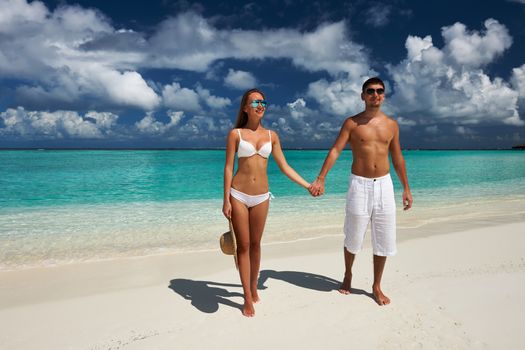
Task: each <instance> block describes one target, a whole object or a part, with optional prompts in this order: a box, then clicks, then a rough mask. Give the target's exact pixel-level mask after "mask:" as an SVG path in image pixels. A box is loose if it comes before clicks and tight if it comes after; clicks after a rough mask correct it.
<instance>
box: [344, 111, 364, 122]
mask: <svg viewBox="0 0 525 350" xmlns="http://www.w3.org/2000/svg"><path fill="white" fill-rule="evenodd" d="M361 114H363V112H360V113H357V114H354V115H351V116H349V117H348V118H346V119H345V121H344V123H343V124H344V125H354V124H357V122H358V119H359V117H360V116H361Z"/></svg>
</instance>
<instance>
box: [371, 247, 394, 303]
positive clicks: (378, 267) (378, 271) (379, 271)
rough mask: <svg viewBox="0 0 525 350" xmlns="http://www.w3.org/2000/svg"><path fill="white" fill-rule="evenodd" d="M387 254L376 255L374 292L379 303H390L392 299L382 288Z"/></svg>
mask: <svg viewBox="0 0 525 350" xmlns="http://www.w3.org/2000/svg"><path fill="white" fill-rule="evenodd" d="M385 262H386V256H379V255H374V284H373V285H372V293H373V294H374V298H375V299H376V302H377V303H378V304H379V305H387V304H390V299H389V298H388V297H387V296H386V295H385V294H383V291H382V290H381V278H382V277H383V271H384V269H385Z"/></svg>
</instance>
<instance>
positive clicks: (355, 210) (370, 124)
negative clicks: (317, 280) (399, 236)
mask: <svg viewBox="0 0 525 350" xmlns="http://www.w3.org/2000/svg"><path fill="white" fill-rule="evenodd" d="M361 99H362V100H363V101H364V104H365V110H364V111H363V112H361V113H359V114H356V115H355V116H352V117H349V118H347V119H346V120H345V121H344V123H343V125H342V127H341V130H340V132H339V136H338V137H337V139H336V140H335V143H334V145H333V146H332V148H331V149H330V151H329V153H328V155H327V157H326V159H325V161H324V164H323V167H322V168H321V171H320V173H319V176H318V177H317V178H316V179H315V181H314V182H313V183H311V184H310V183H308V182H307V181H305V180H304V179H303V178H302V177H301V176H300V175H299V174H298V173H297V172H296V171H295V170H294V169H293V168H292V167H290V165H288V163H287V162H286V158H285V157H284V154H283V151H282V149H281V143H280V140H279V136H278V135H277V133H276V132H275V131H271V130H268V129H265V128H263V126H262V125H261V119H262V118H263V116H264V113H265V111H266V104H267V102H266V99H265V97H264V94H263V93H262V92H261V91H260V90H257V89H252V90H248V91H246V92H245V93H244V95H243V97H242V100H241V104H240V108H239V112H238V114H237V120H236V122H235V127H234V129H232V130H231V131H230V133H229V134H228V139H227V144H226V162H225V166H224V204H223V209H222V211H223V213H224V215H225V216H226V217H227V218H228V219H231V221H232V224H233V228H234V231H235V236H236V240H237V259H238V264H239V275H240V278H241V284H242V287H243V293H244V306H243V310H242V313H243V315H245V316H248V317H252V316H254V315H255V309H254V306H253V304H254V303H256V302H258V301H259V296H258V293H257V279H258V276H259V270H260V262H261V237H262V234H263V230H264V225H265V222H266V217H267V214H268V208H269V199H270V196H271V194H270V192H269V187H268V175H267V165H268V157H269V156H270V154H272V155H273V157H274V159H275V162H276V163H277V165H278V166H279V169H280V170H281V171H282V172H283V173H284V174H285V175H286V176H288V177H289V178H290V179H291V180H292V181H294V182H296V183H297V184H299V185H301V186H302V187H304V188H306V189H308V191H309V192H310V193H311V194H312V196H320V195H322V194H323V193H324V187H325V177H326V176H327V174H328V171H330V169H331V168H332V166H333V165H334V163H335V162H336V160H337V158H338V157H339V155H340V154H341V152H342V150H343V149H344V148H345V146H346V145H347V144H349V145H350V148H351V150H352V159H353V161H352V174H351V178H350V187H349V189H348V192H347V199H346V216H345V223H344V234H345V240H344V249H343V250H344V261H345V275H344V278H343V282H342V284H341V286H340V288H339V292H341V293H343V294H350V290H351V282H352V265H353V262H354V258H355V254H356V253H357V252H358V251H359V250H360V249H361V246H362V243H363V238H364V235H365V231H366V229H367V227H368V223H369V222H371V230H372V246H373V254H374V282H373V285H372V293H373V295H374V298H375V300H376V302H377V303H378V304H379V305H386V304H388V303H390V299H389V298H388V297H387V296H386V295H385V294H384V293H383V291H382V290H381V277H382V274H383V270H384V267H385V262H386V257H387V256H392V255H394V254H395V253H396V204H395V200H394V187H393V184H392V179H391V177H390V170H389V168H390V163H389V153H390V156H391V158H392V164H393V165H394V168H395V171H396V173H397V176H398V177H399V180H400V182H401V184H402V186H403V209H404V210H407V209H410V207H411V206H412V195H411V193H410V188H409V185H408V179H407V173H406V167H405V160H404V158H403V155H402V153H401V146H400V144H399V127H398V125H397V123H396V122H395V121H394V120H393V119H391V118H389V117H388V116H386V115H385V114H384V113H383V112H382V111H381V105H382V103H383V101H384V99H385V85H384V83H383V81H381V79H379V78H377V77H375V78H370V79H368V80H367V81H365V82H364V84H363V87H362V92H361ZM235 153H237V157H238V167H237V172H236V173H235V175H234V174H233V168H234V163H235Z"/></svg>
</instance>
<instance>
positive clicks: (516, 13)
mask: <svg viewBox="0 0 525 350" xmlns="http://www.w3.org/2000/svg"><path fill="white" fill-rule="evenodd" d="M523 18H525V0H515V1H504V0H501V1H490V0H488V1H482V2H481V1H460V0H458V1H448V0H445V1H430V2H423V1H416V0H413V1H412V0H411V1H408V0H407V1H402V0H394V1H361V0H359V1H330V2H321V1H319V2H316V1H293V0H289V1H272V0H269V1H265V2H244V3H241V2H211V1H209V2H190V1H167V0H163V1H147V2H146V1H140V2H139V1H136V2H132V1H120V0H112V1H93V0H92V1H76V2H73V1H43V2H40V1H32V2H28V1H26V0H0V147H8V148H9V147H65V148H67V147H75V148H77V147H79V148H82V147H89V148H98V147H133V148H143V147H144V148H149V147H152V148H164V147H169V148H175V147H189V148H205V147H223V146H224V144H225V135H226V134H227V132H228V130H229V129H230V128H231V127H232V123H233V122H234V119H235V115H236V112H237V109H238V104H239V99H240V96H241V95H242V93H243V92H244V90H246V89H248V88H251V87H254V86H256V87H259V88H261V89H262V90H263V91H265V93H266V95H267V99H268V100H269V102H270V106H269V108H268V111H267V113H266V115H265V118H264V125H265V127H267V128H270V129H273V130H275V131H277V132H278V133H279V135H280V137H281V139H282V143H283V145H284V147H288V148H295V147H304V148H325V147H330V146H331V145H332V143H333V141H334V139H335V137H336V136H337V133H338V130H339V127H340V126H341V123H342V122H343V120H344V119H345V118H346V117H348V116H350V115H353V114H356V113H358V112H360V111H361V110H362V108H363V104H362V101H361V100H360V95H359V94H360V88H361V84H362V83H363V81H364V80H366V79H367V78H368V77H371V76H376V75H377V76H380V77H381V78H383V80H384V81H385V82H386V84H387V99H386V101H387V102H386V104H385V105H384V111H385V112H386V113H387V114H388V115H390V116H392V117H393V118H395V119H396V120H397V122H398V123H399V125H400V128H401V142H402V146H403V147H404V148H509V147H511V146H512V145H515V144H519V143H525V55H524V54H523V53H524V52H525V26H523V24H522V23H523Z"/></svg>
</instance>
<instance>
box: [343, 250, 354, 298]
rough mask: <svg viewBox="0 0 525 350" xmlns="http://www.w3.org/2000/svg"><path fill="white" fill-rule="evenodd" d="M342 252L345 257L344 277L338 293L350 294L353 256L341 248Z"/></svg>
mask: <svg viewBox="0 0 525 350" xmlns="http://www.w3.org/2000/svg"><path fill="white" fill-rule="evenodd" d="M343 250H344V255H345V277H344V278H343V283H342V284H341V287H339V293H341V294H350V289H351V286H352V265H353V264H354V258H355V254H352V253H350V252H349V251H348V250H347V249H346V247H343Z"/></svg>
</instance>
